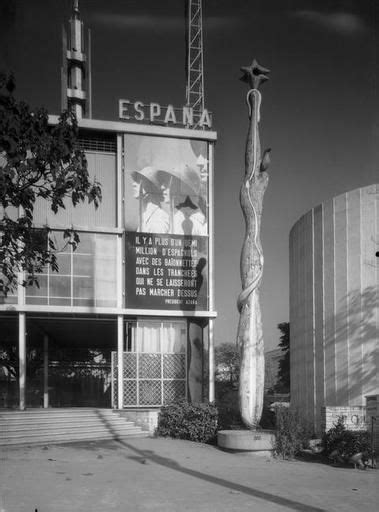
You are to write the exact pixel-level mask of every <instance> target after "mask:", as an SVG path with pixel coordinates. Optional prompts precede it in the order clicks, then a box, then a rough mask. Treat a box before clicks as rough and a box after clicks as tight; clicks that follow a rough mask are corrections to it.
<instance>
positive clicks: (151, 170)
mask: <svg viewBox="0 0 379 512" xmlns="http://www.w3.org/2000/svg"><path fill="white" fill-rule="evenodd" d="M159 172H161V170H160V169H157V168H156V167H150V166H148V167H144V168H143V169H141V170H140V171H132V172H131V173H130V175H131V177H132V179H134V180H136V179H138V178H141V177H142V178H145V179H146V180H148V181H149V182H150V183H151V184H152V185H154V187H155V188H156V189H157V191H158V192H159V193H160V192H161V183H160V181H159Z"/></svg>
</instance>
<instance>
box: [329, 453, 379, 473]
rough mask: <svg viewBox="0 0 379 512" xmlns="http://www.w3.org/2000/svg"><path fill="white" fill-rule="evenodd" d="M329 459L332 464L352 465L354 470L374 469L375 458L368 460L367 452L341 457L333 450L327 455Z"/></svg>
mask: <svg viewBox="0 0 379 512" xmlns="http://www.w3.org/2000/svg"><path fill="white" fill-rule="evenodd" d="M329 459H331V461H332V463H333V464H337V463H340V464H353V465H354V468H355V469H357V468H358V469H367V468H368V467H369V466H370V467H372V468H376V459H375V457H371V458H370V457H369V454H368V453H367V452H359V453H355V454H354V455H343V454H340V453H338V451H337V450H333V451H332V452H331V453H330V454H329Z"/></svg>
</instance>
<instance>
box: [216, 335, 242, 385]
mask: <svg viewBox="0 0 379 512" xmlns="http://www.w3.org/2000/svg"><path fill="white" fill-rule="evenodd" d="M215 362H216V380H223V381H228V382H229V384H236V383H237V382H238V380H239V372H240V353H239V350H238V348H237V346H236V345H235V344H232V343H222V344H221V345H217V346H216V347H215Z"/></svg>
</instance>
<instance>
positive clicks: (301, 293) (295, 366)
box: [290, 184, 379, 432]
mask: <svg viewBox="0 0 379 512" xmlns="http://www.w3.org/2000/svg"><path fill="white" fill-rule="evenodd" d="M378 246H379V185H378V184H375V185H371V186H368V187H364V188H360V189H356V190H353V191H350V192H347V193H345V194H342V195H340V196H338V197H335V198H333V199H332V200H330V201H327V202H325V203H323V204H321V205H319V206H317V207H316V208H313V209H312V210H310V211H309V212H308V213H306V214H305V215H304V216H303V217H301V218H300V219H299V220H298V221H297V222H296V224H295V225H294V226H293V228H292V230H291V233H290V325H291V403H292V404H293V405H294V406H296V407H298V408H299V410H300V411H302V413H303V415H304V416H305V417H306V418H307V419H308V420H309V421H310V422H311V423H313V425H314V428H315V430H316V431H317V432H320V430H321V426H322V424H323V423H324V422H325V418H324V417H322V415H323V414H325V413H324V412H322V408H338V407H343V408H344V410H345V411H346V410H347V409H346V408H349V407H351V408H352V411H356V410H357V409H356V408H357V407H362V408H363V407H364V406H365V405H366V399H365V397H366V396H367V395H377V394H378V389H379V377H378V367H379V351H378V340H379V259H378V258H377V256H376V253H377V251H378ZM354 414H355V413H354Z"/></svg>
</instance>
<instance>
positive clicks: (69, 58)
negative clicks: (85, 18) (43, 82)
mask: <svg viewBox="0 0 379 512" xmlns="http://www.w3.org/2000/svg"><path fill="white" fill-rule="evenodd" d="M90 37H91V35H90V31H88V41H87V52H88V55H86V52H85V43H84V28H83V22H82V21H81V19H80V13H79V0H73V2H72V15H71V19H70V22H69V32H68V34H67V32H66V29H65V27H63V31H62V50H63V55H62V71H61V107H62V110H66V109H69V110H71V111H73V112H75V114H76V116H77V118H78V119H81V118H82V117H84V116H86V117H89V118H91V117H92V97H91V96H92V90H91V89H92V84H91V39H90Z"/></svg>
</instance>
